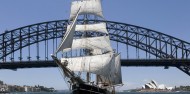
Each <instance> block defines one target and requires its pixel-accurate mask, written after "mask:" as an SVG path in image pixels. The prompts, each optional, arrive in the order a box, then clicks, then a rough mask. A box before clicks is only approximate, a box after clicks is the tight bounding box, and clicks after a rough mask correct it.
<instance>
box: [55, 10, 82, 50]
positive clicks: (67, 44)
mask: <svg viewBox="0 0 190 94" xmlns="http://www.w3.org/2000/svg"><path fill="white" fill-rule="evenodd" d="M78 15H79V13H78V14H77V15H76V17H75V19H74V21H73V23H72V25H71V27H70V28H69V29H68V30H67V31H66V33H65V35H64V38H63V39H62V41H61V44H60V46H59V48H58V49H57V51H56V53H58V52H59V51H62V50H63V49H66V48H71V46H72V43H73V36H74V32H75V27H76V21H77V18H78Z"/></svg>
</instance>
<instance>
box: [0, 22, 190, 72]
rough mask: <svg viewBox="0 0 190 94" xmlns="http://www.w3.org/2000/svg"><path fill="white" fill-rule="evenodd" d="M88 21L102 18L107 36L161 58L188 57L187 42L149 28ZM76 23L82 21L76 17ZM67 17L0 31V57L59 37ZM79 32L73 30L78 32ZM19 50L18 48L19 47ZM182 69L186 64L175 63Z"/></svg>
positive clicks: (3, 57) (61, 34)
mask: <svg viewBox="0 0 190 94" xmlns="http://www.w3.org/2000/svg"><path fill="white" fill-rule="evenodd" d="M88 22H89V23H96V22H106V23H107V29H108V31H109V34H110V39H111V40H113V41H117V42H120V43H124V44H126V45H131V46H133V47H136V48H138V49H141V50H144V51H146V52H148V53H151V54H152V55H155V56H156V57H158V58H161V59H178V58H180V59H189V58H190V43H188V42H186V41H183V40H181V39H178V38H175V37H172V36H170V35H166V34H163V33H160V32H157V31H154V30H151V29H147V28H143V27H139V26H135V25H130V24H125V23H119V22H113V21H102V20H90V21H88ZM78 23H83V21H82V20H78ZM67 24H68V20H57V21H50V22H43V23H38V24H33V25H29V26H25V27H20V28H17V29H14V30H11V31H5V33H3V34H0V59H1V60H2V61H4V62H5V61H6V56H7V55H9V54H11V53H14V52H15V51H17V50H20V49H22V48H24V47H27V46H29V45H32V44H35V43H39V42H41V41H45V40H50V39H54V38H62V37H63V35H64V33H65V30H66V25H67ZM80 35H81V33H79V32H78V33H75V36H80ZM20 54H22V50H20ZM20 58H21V57H20ZM178 68H179V69H180V70H182V71H184V72H185V73H188V74H189V75H190V72H189V66H187V65H184V66H181V67H178Z"/></svg>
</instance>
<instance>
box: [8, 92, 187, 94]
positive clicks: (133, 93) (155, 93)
mask: <svg viewBox="0 0 190 94" xmlns="http://www.w3.org/2000/svg"><path fill="white" fill-rule="evenodd" d="M8 94H70V93H65V92H56V93H42V92H40V93H8ZM116 94H190V92H147V93H145V92H143V93H142V92H119V93H116Z"/></svg>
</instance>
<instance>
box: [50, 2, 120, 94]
mask: <svg viewBox="0 0 190 94" xmlns="http://www.w3.org/2000/svg"><path fill="white" fill-rule="evenodd" d="M77 20H80V22H79V21H77ZM92 20H93V22H92ZM96 20H97V21H96ZM98 20H105V18H104V16H103V12H102V1H101V0H72V1H71V12H70V18H69V23H68V25H67V27H66V28H67V29H66V32H65V34H64V37H63V38H62V40H61V42H60V45H59V47H58V48H57V50H56V53H54V54H52V55H51V56H52V58H53V60H54V61H55V62H56V64H57V65H58V66H59V69H60V70H61V73H62V75H63V77H64V79H65V81H66V83H68V85H69V89H70V90H71V91H72V94H114V93H115V87H116V86H121V85H122V77H121V64H120V54H118V53H116V52H115V51H114V50H113V49H112V47H111V43H110V38H109V33H108V30H107V28H106V23H104V22H99V21H98ZM75 34H77V35H75ZM59 53H61V54H62V55H61V56H60V57H59V56H58V55H57V54H59Z"/></svg>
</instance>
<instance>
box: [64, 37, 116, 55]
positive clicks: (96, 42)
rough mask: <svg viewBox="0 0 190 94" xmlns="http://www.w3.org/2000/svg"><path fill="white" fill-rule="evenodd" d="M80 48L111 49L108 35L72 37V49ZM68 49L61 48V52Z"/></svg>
mask: <svg viewBox="0 0 190 94" xmlns="http://www.w3.org/2000/svg"><path fill="white" fill-rule="evenodd" d="M82 48H83V49H95V50H96V49H102V50H104V51H108V52H111V51H112V47H111V45H110V39H109V36H100V37H90V38H82V39H74V40H73V43H72V49H82ZM70 50H71V48H67V49H63V52H67V51H70Z"/></svg>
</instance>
